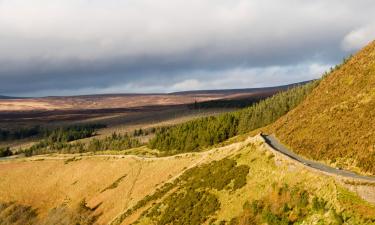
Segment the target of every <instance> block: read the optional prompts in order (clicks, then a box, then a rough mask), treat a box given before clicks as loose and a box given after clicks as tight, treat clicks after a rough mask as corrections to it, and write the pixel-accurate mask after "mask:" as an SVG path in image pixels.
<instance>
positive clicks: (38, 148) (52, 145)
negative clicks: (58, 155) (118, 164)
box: [20, 124, 105, 156]
mask: <svg viewBox="0 0 375 225" xmlns="http://www.w3.org/2000/svg"><path fill="white" fill-rule="evenodd" d="M103 127H105V126H104V125H100V124H89V125H75V126H70V127H64V128H58V129H55V130H52V131H47V132H46V133H45V138H44V139H43V140H41V141H39V142H38V143H36V144H34V145H33V146H31V147H30V148H28V149H25V150H23V151H20V152H24V153H25V155H26V156H32V155H40V154H47V153H53V152H65V153H72V152H81V150H82V149H83V144H80V143H78V144H70V143H69V142H71V141H75V140H79V139H83V138H88V137H92V136H94V135H95V134H96V130H98V129H100V128H103Z"/></svg>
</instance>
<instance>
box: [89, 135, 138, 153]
mask: <svg viewBox="0 0 375 225" xmlns="http://www.w3.org/2000/svg"><path fill="white" fill-rule="evenodd" d="M139 146H141V143H140V141H139V140H138V139H136V138H133V137H132V136H130V135H128V134H117V133H113V134H112V135H111V136H109V137H106V138H104V139H93V140H91V141H90V143H89V144H88V146H87V151H92V152H96V151H106V150H116V151H121V150H127V149H130V148H136V147H139Z"/></svg>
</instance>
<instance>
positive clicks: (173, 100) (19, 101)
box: [0, 84, 298, 112]
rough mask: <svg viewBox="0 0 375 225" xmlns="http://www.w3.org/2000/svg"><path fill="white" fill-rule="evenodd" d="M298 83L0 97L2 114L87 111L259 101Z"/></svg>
mask: <svg viewBox="0 0 375 225" xmlns="http://www.w3.org/2000/svg"><path fill="white" fill-rule="evenodd" d="M296 85H298V84H291V85H284V86H278V87H267V88H251V89H233V90H207V91H205V90H204V91H189V92H176V93H169V94H160V93H153V94H99V95H80V96H49V97H41V98H12V97H6V96H0V112H1V111H13V112H14V111H35V110H37V111H38V110H42V111H44V110H88V109H114V108H134V107H145V106H171V105H181V104H192V103H194V102H209V101H217V100H223V99H224V100H228V99H229V100H233V99H244V98H251V99H250V100H253V99H255V100H259V99H263V98H265V97H269V96H271V95H273V94H275V93H277V92H279V91H282V90H286V89H288V88H290V87H293V86H296Z"/></svg>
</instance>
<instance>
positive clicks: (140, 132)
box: [133, 127, 156, 137]
mask: <svg viewBox="0 0 375 225" xmlns="http://www.w3.org/2000/svg"><path fill="white" fill-rule="evenodd" d="M155 132H156V128H154V127H152V128H147V129H142V128H139V129H136V130H134V132H133V136H134V137H141V136H147V135H150V134H154V133H155Z"/></svg>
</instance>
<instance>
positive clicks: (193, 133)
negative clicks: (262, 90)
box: [149, 80, 319, 154]
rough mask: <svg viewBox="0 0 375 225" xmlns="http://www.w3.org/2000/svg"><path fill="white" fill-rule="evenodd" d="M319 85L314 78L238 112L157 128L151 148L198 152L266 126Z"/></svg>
mask: <svg viewBox="0 0 375 225" xmlns="http://www.w3.org/2000/svg"><path fill="white" fill-rule="evenodd" d="M318 84H319V80H316V81H311V82H309V83H307V84H304V85H300V86H297V87H294V88H291V89H288V90H286V91H283V92H280V93H278V94H276V95H274V96H272V97H270V98H267V99H265V100H262V101H260V102H258V103H255V104H253V105H252V106H250V107H247V108H245V109H242V110H239V111H236V112H231V113H224V114H222V115H219V116H210V117H205V118H200V119H196V120H193V121H189V122H186V123H183V124H179V125H176V126H172V127H166V128H161V129H158V130H156V134H155V137H154V138H152V139H151V140H150V142H149V147H151V148H153V149H159V150H161V151H165V152H168V153H171V154H172V153H176V152H189V151H197V150H199V149H201V148H205V147H208V146H212V145H214V144H217V143H220V142H222V141H225V140H227V139H229V138H231V137H234V136H236V135H239V134H244V133H247V132H249V131H252V130H255V129H257V128H260V127H264V126H266V125H268V124H271V123H273V122H275V121H276V120H277V119H278V118H280V117H281V116H283V115H285V114H286V113H287V112H289V111H290V110H291V109H293V108H295V107H296V106H297V105H298V104H299V103H300V102H302V101H303V100H304V99H305V98H306V96H307V95H308V94H309V93H310V92H311V91H312V90H313V89H314V88H315V87H316V86H317V85H318Z"/></svg>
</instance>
